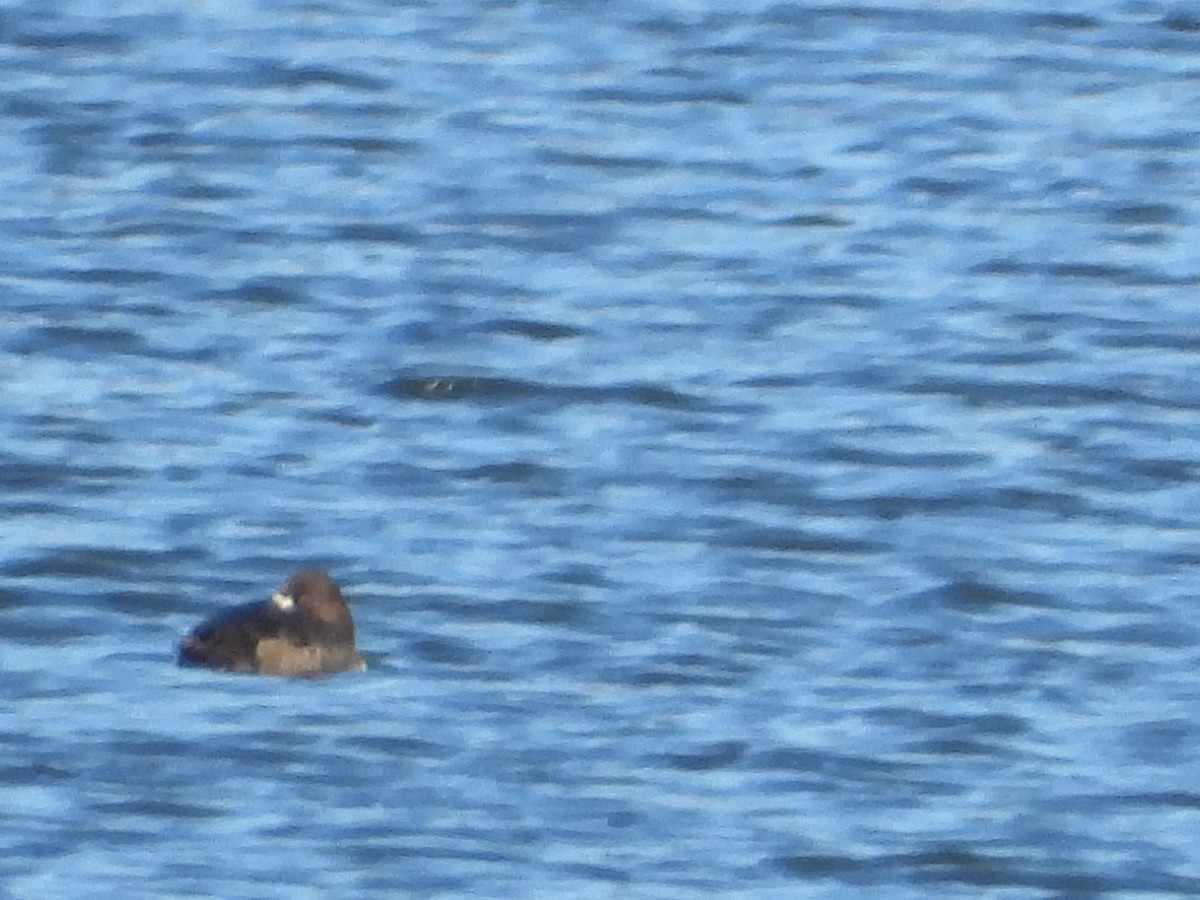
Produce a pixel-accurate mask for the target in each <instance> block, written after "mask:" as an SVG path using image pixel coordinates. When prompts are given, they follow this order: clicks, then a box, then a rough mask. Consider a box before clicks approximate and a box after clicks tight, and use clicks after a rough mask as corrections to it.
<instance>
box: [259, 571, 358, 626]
mask: <svg viewBox="0 0 1200 900" xmlns="http://www.w3.org/2000/svg"><path fill="white" fill-rule="evenodd" d="M271 603H273V604H274V605H275V607H276V608H277V609H279V610H280V611H281V612H291V611H295V612H297V613H299V614H300V615H302V616H304V617H305V618H308V619H311V620H315V621H317V622H320V623H321V624H322V625H324V626H327V627H328V628H330V629H331V630H333V631H334V632H336V633H338V634H343V633H344V634H346V635H347V636H349V638H350V640H351V641H353V640H354V620H353V619H351V618H350V608H349V607H348V606H346V601H345V600H344V599H343V598H342V592H341V590H340V589H339V588H338V586H337V585H336V584H334V583H333V579H332V578H330V577H329V576H328V575H326V574H325V573H324V572H322V571H321V570H319V569H302V570H300V571H299V572H297V573H296V574H295V575H293V576H292V577H291V578H289V579H288V580H287V581H285V582H284V583H283V584H282V585H280V587H279V590H277V591H276V592H275V593H274V594H272V595H271Z"/></svg>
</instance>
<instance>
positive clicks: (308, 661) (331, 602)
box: [179, 569, 367, 675]
mask: <svg viewBox="0 0 1200 900" xmlns="http://www.w3.org/2000/svg"><path fill="white" fill-rule="evenodd" d="M179 664H180V665H181V666H208V667H209V668H213V669H226V670H228V671H231V672H258V673H260V674H264V675H316V674H320V673H322V672H345V671H348V670H362V669H365V668H366V667H367V664H366V662H364V661H363V658H362V657H361V656H360V655H359V653H358V650H357V649H356V648H355V646H354V620H353V619H351V618H350V609H349V607H348V606H346V601H345V600H343V599H342V592H341V591H340V590H339V589H338V586H337V585H336V584H334V583H333V580H332V579H330V577H329V576H328V575H326V574H325V573H324V572H321V571H319V570H317V569H304V570H302V571H300V572H297V573H296V574H295V575H293V576H292V577H291V578H289V579H288V580H287V581H285V582H284V583H283V586H282V587H280V588H279V590H278V591H276V592H275V593H274V594H273V595H272V596H271V599H270V600H267V601H265V602H262V603H247V604H243V605H242V606H235V607H233V608H232V609H229V610H226V611H225V612H223V613H221V614H219V615H216V616H214V617H213V618H211V619H209V620H208V621H206V622H204V623H202V624H201V625H199V626H198V627H197V628H196V629H195V630H194V631H193V632H192V633H191V634H189V635H188V636H187V637H185V638H184V639H183V640H182V641H181V642H180V644H179Z"/></svg>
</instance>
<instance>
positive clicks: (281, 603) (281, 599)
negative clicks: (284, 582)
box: [271, 591, 296, 612]
mask: <svg viewBox="0 0 1200 900" xmlns="http://www.w3.org/2000/svg"><path fill="white" fill-rule="evenodd" d="M271 602H272V603H274V604H275V608H276V609H279V610H280V611H282V612H287V611H288V610H290V609H291V608H292V607H294V606H295V605H296V601H295V600H293V599H292V598H291V597H289V596H288V595H287V594H285V593H283V592H282V591H278V592H276V593H274V594H272V595H271Z"/></svg>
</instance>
